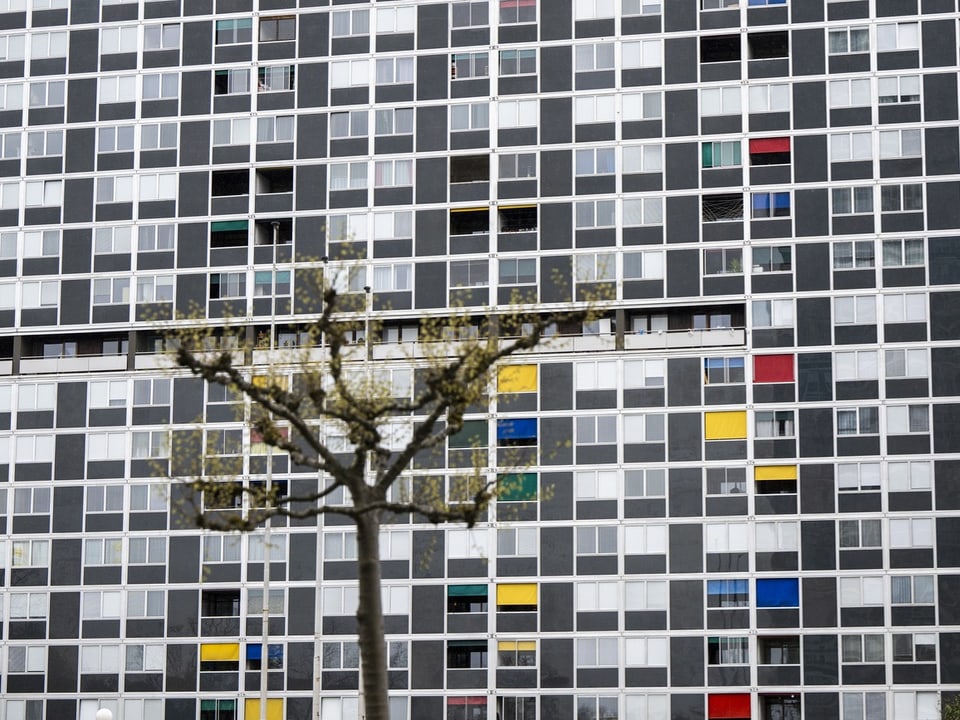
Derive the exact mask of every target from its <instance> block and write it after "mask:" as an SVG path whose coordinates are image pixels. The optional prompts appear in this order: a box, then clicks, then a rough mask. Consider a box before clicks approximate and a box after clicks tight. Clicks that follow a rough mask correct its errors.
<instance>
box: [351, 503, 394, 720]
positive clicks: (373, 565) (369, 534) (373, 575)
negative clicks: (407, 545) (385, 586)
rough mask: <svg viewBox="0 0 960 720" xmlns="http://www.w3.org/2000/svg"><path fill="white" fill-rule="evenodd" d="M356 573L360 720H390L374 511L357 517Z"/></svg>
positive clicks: (378, 527) (378, 544) (378, 546)
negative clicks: (357, 587) (357, 584)
mask: <svg viewBox="0 0 960 720" xmlns="http://www.w3.org/2000/svg"><path fill="white" fill-rule="evenodd" d="M357 572H358V574H359V580H360V588H359V603H358V605H357V634H358V635H359V644H360V674H361V677H360V684H361V688H362V700H363V709H362V710H361V714H360V718H359V720H389V718H390V707H389V702H388V700H387V652H386V640H385V639H384V631H383V599H382V596H381V592H380V516H379V513H377V512H368V513H364V514H362V515H360V516H359V517H358V518H357Z"/></svg>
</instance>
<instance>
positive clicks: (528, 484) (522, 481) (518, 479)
mask: <svg viewBox="0 0 960 720" xmlns="http://www.w3.org/2000/svg"><path fill="white" fill-rule="evenodd" d="M498 484H499V488H500V492H499V494H498V495H497V497H498V498H499V499H500V500H503V501H519V500H536V499H537V474H536V473H512V474H510V475H501V476H500V477H499V479H498Z"/></svg>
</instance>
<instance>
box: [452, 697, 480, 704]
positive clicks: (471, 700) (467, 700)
mask: <svg viewBox="0 0 960 720" xmlns="http://www.w3.org/2000/svg"><path fill="white" fill-rule="evenodd" d="M486 704H487V699H486V698H485V697H452V698H447V705H486Z"/></svg>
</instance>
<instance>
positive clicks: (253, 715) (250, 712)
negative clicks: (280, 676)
mask: <svg viewBox="0 0 960 720" xmlns="http://www.w3.org/2000/svg"><path fill="white" fill-rule="evenodd" d="M243 717H244V718H245V719H246V720H260V699H259V698H254V699H248V700H247V702H246V703H245V704H244V708H243ZM267 720H283V700H281V699H280V698H267Z"/></svg>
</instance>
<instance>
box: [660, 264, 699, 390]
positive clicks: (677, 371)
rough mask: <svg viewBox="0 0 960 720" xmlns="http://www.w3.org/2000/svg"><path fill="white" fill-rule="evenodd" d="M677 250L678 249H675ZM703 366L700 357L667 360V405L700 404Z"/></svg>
mask: <svg viewBox="0 0 960 720" xmlns="http://www.w3.org/2000/svg"><path fill="white" fill-rule="evenodd" d="M674 252H676V251H674ZM702 381H703V366H702V362H701V360H700V358H669V359H668V360H667V405H669V406H670V407H672V408H673V407H679V406H682V405H700V403H701V399H702V398H701V393H700V385H701V383H702Z"/></svg>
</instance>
